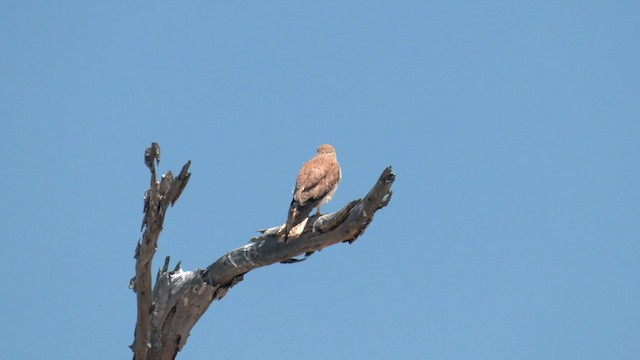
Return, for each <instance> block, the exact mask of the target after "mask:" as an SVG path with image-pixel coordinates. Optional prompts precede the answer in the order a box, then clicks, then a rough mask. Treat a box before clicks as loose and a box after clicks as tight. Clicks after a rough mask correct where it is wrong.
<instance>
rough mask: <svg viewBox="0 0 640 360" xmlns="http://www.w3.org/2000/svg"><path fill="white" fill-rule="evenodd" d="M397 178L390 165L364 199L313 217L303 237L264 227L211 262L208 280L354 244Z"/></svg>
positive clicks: (218, 281)
mask: <svg viewBox="0 0 640 360" xmlns="http://www.w3.org/2000/svg"><path fill="white" fill-rule="evenodd" d="M394 180H395V174H394V173H393V171H392V170H391V167H388V168H386V169H385V170H384V171H383V172H382V175H380V178H379V179H378V181H377V182H376V184H375V185H374V187H373V188H372V189H371V191H369V193H368V194H367V195H366V196H365V197H364V198H363V199H359V200H354V201H352V202H350V203H349V204H347V205H346V206H345V207H343V208H342V209H340V210H338V211H337V212H335V213H332V214H327V215H323V216H321V217H320V218H317V217H312V218H310V219H309V221H308V222H307V226H306V228H305V229H304V231H303V232H302V234H301V235H300V237H298V238H295V239H290V240H289V241H288V242H286V243H283V242H280V241H278V240H279V239H278V234H277V230H278V229H279V227H276V228H271V229H267V230H264V231H263V232H264V234H263V235H261V236H259V237H257V238H254V239H253V240H252V241H253V242H252V243H250V244H248V245H245V246H242V247H240V248H237V249H235V250H232V251H230V252H229V253H227V254H225V255H224V256H222V257H221V258H220V259H218V260H217V261H216V262H214V263H213V264H211V265H209V267H207V269H206V270H205V272H204V273H203V274H202V277H203V279H204V281H205V282H206V283H207V284H210V285H212V286H220V285H225V284H228V283H230V282H232V280H233V279H234V278H235V277H237V276H240V275H243V274H245V273H247V272H249V271H251V270H253V269H256V268H259V267H262V266H266V265H270V264H273V263H277V262H291V259H292V258H294V257H296V256H298V255H301V254H311V253H313V252H315V251H318V250H322V249H324V248H325V247H327V246H330V245H333V244H336V243H340V242H349V243H352V242H353V241H355V240H356V238H357V237H358V236H360V235H361V234H362V233H363V232H364V230H365V228H366V227H367V225H369V223H370V222H371V220H372V219H373V215H374V213H375V212H376V211H377V210H378V209H381V208H382V207H384V206H386V205H387V204H388V203H389V200H390V199H391V195H392V192H391V185H392V184H393V181H394ZM314 224H315V226H314ZM314 227H315V232H314V231H313V228H314Z"/></svg>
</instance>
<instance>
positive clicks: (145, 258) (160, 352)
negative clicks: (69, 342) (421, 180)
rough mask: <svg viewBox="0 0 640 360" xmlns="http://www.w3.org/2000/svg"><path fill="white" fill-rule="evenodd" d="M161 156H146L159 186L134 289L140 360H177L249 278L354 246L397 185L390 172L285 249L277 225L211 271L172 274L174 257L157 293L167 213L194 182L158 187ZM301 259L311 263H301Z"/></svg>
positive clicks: (151, 195) (151, 194)
mask: <svg viewBox="0 0 640 360" xmlns="http://www.w3.org/2000/svg"><path fill="white" fill-rule="evenodd" d="M156 154H157V156H156ZM159 154H160V148H159V147H158V146H157V144H155V147H154V146H153V145H152V147H151V148H149V149H147V152H145V163H146V164H147V165H148V166H149V168H150V170H151V174H152V182H151V188H150V189H149V191H147V193H146V195H145V207H144V208H145V217H144V220H143V227H145V226H146V229H145V232H144V234H143V238H142V240H141V241H140V242H139V243H138V246H137V248H136V276H135V277H134V279H132V282H131V286H132V288H133V289H134V290H135V291H136V293H137V297H138V320H137V323H136V332H135V340H134V343H133V345H132V346H131V347H132V350H133V351H134V360H136V359H139V360H143V359H145V360H152V359H153V360H156V359H163V360H164V359H167V360H168V359H175V357H176V355H177V354H178V352H179V351H180V350H181V349H182V348H183V347H184V345H185V344H186V341H187V338H188V337H189V333H190V331H191V329H192V328H193V326H194V325H195V324H196V322H197V321H198V320H199V319H200V317H201V316H202V315H203V314H204V313H205V312H206V311H207V309H208V308H209V306H210V305H211V303H212V302H213V301H214V300H219V299H222V298H223V297H224V296H225V295H226V293H227V291H228V290H229V289H230V288H232V287H233V286H234V285H236V284H237V283H239V282H240V281H242V280H243V278H244V274H246V273H247V272H249V271H251V270H254V269H257V268H259V267H262V266H267V265H270V264H274V263H292V262H298V261H302V260H303V259H305V258H306V257H308V256H310V255H311V254H313V253H314V252H315V251H318V250H321V249H323V248H325V247H327V246H331V245H334V244H337V243H341V242H348V243H352V242H353V241H355V240H356V239H357V238H358V237H359V236H360V235H362V233H363V232H364V230H365V229H366V227H367V226H368V225H369V223H370V222H371V221H372V219H373V216H374V214H375V212H376V211H377V210H378V209H381V208H383V207H385V206H386V205H387V204H388V203H389V201H390V199H391V196H392V192H391V185H392V184H393V182H394V180H395V174H394V173H393V171H392V170H391V167H388V168H386V169H385V170H384V171H383V172H382V175H381V176H380V178H379V179H378V181H377V182H376V183H375V185H374V186H373V188H372V189H371V190H370V191H369V193H368V194H367V195H366V196H365V197H364V198H362V199H357V200H354V201H351V202H350V203H348V204H347V205H345V206H344V207H343V208H342V209H340V210H338V211H336V212H334V213H331V214H325V215H322V216H319V217H318V216H314V217H311V218H310V219H309V221H307V225H306V227H305V229H304V230H303V232H302V233H301V234H300V236H299V237H296V238H289V241H288V242H286V243H285V242H282V232H281V231H280V229H281V228H282V226H277V227H273V228H270V229H265V230H261V235H259V236H257V237H255V238H253V239H251V242H250V243H249V244H247V245H245V246H242V247H239V248H237V249H234V250H231V251H230V252H228V253H227V254H225V255H223V256H222V257H220V258H219V259H218V260H216V261H215V262H213V263H212V264H211V265H209V266H208V267H207V268H206V269H205V270H201V269H196V270H194V271H183V270H182V269H180V267H179V263H178V266H176V268H175V269H174V270H173V271H168V269H169V259H168V258H167V260H166V261H165V263H164V266H163V267H162V268H161V269H160V271H159V272H158V278H157V280H156V284H155V287H154V289H153V292H151V270H150V269H151V260H152V258H153V255H154V254H155V250H156V246H157V242H158V237H159V235H160V231H161V230H162V224H163V222H164V216H165V213H166V209H167V207H168V206H169V204H173V203H175V201H176V200H177V199H178V197H179V196H180V194H181V193H182V191H183V190H184V188H185V186H186V184H187V182H188V181H189V177H190V175H191V174H190V173H189V172H188V168H189V165H190V162H188V163H187V164H185V166H184V167H183V168H182V171H181V172H180V175H178V177H177V178H175V179H174V178H173V175H172V174H171V172H168V173H167V174H166V175H165V176H163V178H162V180H161V181H159V182H158V181H156V180H155V165H154V163H153V161H152V160H153V159H155V160H156V161H158V160H159ZM150 159H151V160H150ZM149 164H150V165H149ZM300 255H304V258H302V259H300V258H296V257H297V256H300Z"/></svg>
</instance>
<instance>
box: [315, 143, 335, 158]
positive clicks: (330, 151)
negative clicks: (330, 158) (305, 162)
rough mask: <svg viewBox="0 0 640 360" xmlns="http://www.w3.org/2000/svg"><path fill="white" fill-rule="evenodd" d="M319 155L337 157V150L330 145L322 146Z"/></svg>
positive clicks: (319, 148)
mask: <svg viewBox="0 0 640 360" xmlns="http://www.w3.org/2000/svg"><path fill="white" fill-rule="evenodd" d="M318 154H328V155H335V154H336V149H335V148H334V147H333V146H331V145H329V144H324V145H320V147H318Z"/></svg>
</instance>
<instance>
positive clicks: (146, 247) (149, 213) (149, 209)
mask: <svg viewBox="0 0 640 360" xmlns="http://www.w3.org/2000/svg"><path fill="white" fill-rule="evenodd" d="M154 160H155V163H154ZM159 162H160V147H159V146H158V144H156V143H152V144H151V147H150V148H148V149H147V150H146V151H145V164H146V165H147V166H148V167H149V169H150V171H151V186H150V189H149V190H148V191H147V192H146V193H145V200H144V209H143V211H144V219H143V222H142V227H143V229H144V233H143V235H142V239H141V240H140V241H138V245H137V246H136V253H135V259H136V275H135V277H134V278H133V279H131V282H130V284H129V287H131V288H132V289H133V291H135V292H136V295H137V302H138V319H137V321H136V330H135V339H134V342H133V344H132V345H131V348H132V350H133V352H134V359H146V358H147V354H148V350H149V348H150V347H151V344H150V336H151V328H150V321H149V319H150V316H151V313H152V312H153V308H154V303H153V298H152V293H151V262H152V260H153V256H154V255H155V253H156V249H157V244H158V238H159V237H160V232H161V231H162V226H163V223H164V216H165V213H166V211H167V207H168V206H169V204H170V203H171V202H175V200H177V196H176V194H178V196H179V194H180V193H181V192H182V189H184V186H185V185H186V181H188V180H189V175H190V174H189V173H188V168H189V165H190V164H191V162H190V161H189V162H188V163H187V164H186V165H185V166H184V167H183V169H182V170H183V171H182V172H181V173H180V175H183V173H184V174H185V176H183V178H182V179H181V178H180V177H178V179H174V178H173V175H172V174H171V172H168V173H167V175H165V176H163V177H162V180H161V181H160V182H158V181H157V180H156V171H155V165H156V164H158V163H159ZM145 227H146V229H145Z"/></svg>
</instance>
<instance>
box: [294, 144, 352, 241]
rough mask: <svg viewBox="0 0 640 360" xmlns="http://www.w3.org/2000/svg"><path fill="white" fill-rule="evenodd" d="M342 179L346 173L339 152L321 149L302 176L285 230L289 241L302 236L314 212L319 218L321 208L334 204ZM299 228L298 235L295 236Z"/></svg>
mask: <svg viewBox="0 0 640 360" xmlns="http://www.w3.org/2000/svg"><path fill="white" fill-rule="evenodd" d="M341 179H342V171H341V170H340V164H339V163H338V159H337V157H336V149H334V147H333V146H331V145H328V144H325V145H321V146H320V147H319V148H318V154H316V156H314V157H313V158H312V159H311V160H309V161H307V162H306V163H305V164H304V165H303V166H302V169H300V172H299V173H298V179H297V181H296V188H295V190H294V192H293V200H291V205H290V206H289V216H288V217H287V222H286V223H285V226H284V231H285V235H284V236H285V241H286V239H287V238H288V237H289V236H290V235H294V236H297V235H300V233H301V232H302V230H303V229H304V226H305V225H306V223H307V220H308V216H309V214H310V213H311V210H313V208H317V213H316V214H317V215H319V214H320V207H321V206H322V205H324V204H326V203H327V202H328V201H329V200H331V197H332V196H333V194H334V193H335V192H336V189H337V188H338V183H340V180H341ZM298 225H300V226H298ZM296 227H297V229H296V231H295V232H292V231H291V230H293V229H294V228H296ZM290 232H291V234H289V233H290Z"/></svg>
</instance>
